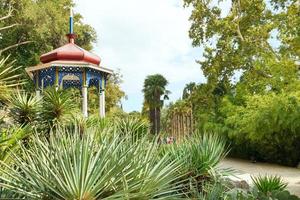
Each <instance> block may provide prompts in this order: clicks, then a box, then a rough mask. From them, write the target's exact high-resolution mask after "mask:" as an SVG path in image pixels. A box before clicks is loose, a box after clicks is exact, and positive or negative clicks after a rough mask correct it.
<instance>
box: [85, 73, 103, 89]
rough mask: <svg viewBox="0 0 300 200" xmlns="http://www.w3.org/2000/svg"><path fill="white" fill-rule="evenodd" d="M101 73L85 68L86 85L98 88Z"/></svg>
mask: <svg viewBox="0 0 300 200" xmlns="http://www.w3.org/2000/svg"><path fill="white" fill-rule="evenodd" d="M102 77H103V75H102V73H101V72H99V71H96V70H94V69H86V81H87V85H88V87H92V86H95V87H96V88H97V89H99V84H100V85H101V84H102Z"/></svg>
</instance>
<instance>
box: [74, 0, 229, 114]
mask: <svg viewBox="0 0 300 200" xmlns="http://www.w3.org/2000/svg"><path fill="white" fill-rule="evenodd" d="M75 3H76V7H75V8H74V10H75V12H79V13H80V14H81V15H82V16H83V17H84V22H85V23H88V24H90V25H91V26H92V27H94V28H95V30H96V32H97V35H98V40H97V43H96V44H95V45H94V50H93V52H94V53H96V54H97V55H99V56H100V57H101V59H102V62H101V66H104V67H107V68H111V69H113V70H118V69H119V70H120V72H121V74H122V75H123V80H124V83H123V84H122V85H121V87H122V89H123V90H124V91H125V93H126V95H127V100H123V101H122V106H123V109H124V111H126V112H131V111H141V108H142V103H143V93H142V88H143V82H144V79H145V78H146V76H147V75H152V74H156V73H159V74H162V75H163V76H164V77H165V78H166V79H167V80H168V81H169V85H168V86H167V89H168V90H170V91H171V94H170V95H169V98H170V101H175V100H177V99H179V98H180V97H181V95H182V90H183V88H184V86H185V84H187V83H189V82H192V81H193V82H196V83H203V82H205V77H204V76H203V73H202V71H201V70H200V65H199V64H197V63H196V60H199V59H201V57H202V53H203V49H202V48H199V47H198V48H193V47H192V45H191V42H192V41H191V39H190V38H189V37H188V30H189V28H190V22H189V20H188V19H189V16H190V13H191V10H190V9H187V8H183V1H182V0H151V1H150V0H75ZM224 7H225V8H224V9H225V10H226V7H229V5H228V4H227V5H225V4H224ZM75 32H76V30H75ZM167 103H168V102H167Z"/></svg>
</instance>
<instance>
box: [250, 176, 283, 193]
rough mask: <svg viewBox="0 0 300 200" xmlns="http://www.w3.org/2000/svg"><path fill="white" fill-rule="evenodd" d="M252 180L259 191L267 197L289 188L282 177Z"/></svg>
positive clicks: (255, 178) (264, 177) (262, 177)
mask: <svg viewBox="0 0 300 200" xmlns="http://www.w3.org/2000/svg"><path fill="white" fill-rule="evenodd" d="M251 179H252V181H253V184H254V186H255V187H256V188H257V189H258V191H259V192H262V193H264V194H265V195H268V194H270V193H271V192H274V191H283V190H285V189H286V187H287V184H286V183H284V182H283V180H282V178H281V177H280V176H258V177H251Z"/></svg>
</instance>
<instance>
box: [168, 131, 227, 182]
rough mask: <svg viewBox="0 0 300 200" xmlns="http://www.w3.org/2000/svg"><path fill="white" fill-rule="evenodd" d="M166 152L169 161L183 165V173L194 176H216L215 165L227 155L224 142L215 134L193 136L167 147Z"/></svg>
mask: <svg viewBox="0 0 300 200" xmlns="http://www.w3.org/2000/svg"><path fill="white" fill-rule="evenodd" d="M167 151H168V152H170V153H171V154H172V158H171V159H176V160H178V161H180V162H182V163H184V164H183V166H184V171H187V172H189V173H191V174H194V175H196V176H210V175H216V172H217V171H218V170H217V165H218V164H219V163H220V161H221V160H222V159H224V158H225V156H226V155H227V153H228V149H227V147H226V142H225V140H223V139H222V138H221V137H220V136H218V135H215V134H203V135H200V134H195V135H193V136H191V137H188V138H185V139H184V140H183V141H182V142H180V143H179V144H174V145H170V146H168V147H167Z"/></svg>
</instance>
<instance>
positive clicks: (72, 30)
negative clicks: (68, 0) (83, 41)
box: [70, 7, 74, 34]
mask: <svg viewBox="0 0 300 200" xmlns="http://www.w3.org/2000/svg"><path fill="white" fill-rule="evenodd" d="M73 33H74V29H73V9H72V7H71V8H70V34H73Z"/></svg>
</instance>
